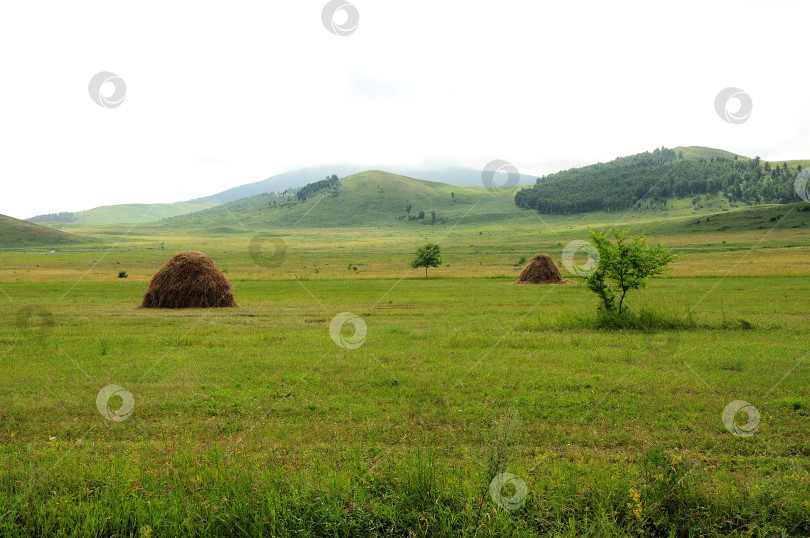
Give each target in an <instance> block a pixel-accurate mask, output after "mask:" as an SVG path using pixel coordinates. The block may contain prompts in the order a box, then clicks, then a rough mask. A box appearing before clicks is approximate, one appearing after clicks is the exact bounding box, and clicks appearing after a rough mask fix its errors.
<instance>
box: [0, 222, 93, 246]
mask: <svg viewBox="0 0 810 538" xmlns="http://www.w3.org/2000/svg"><path fill="white" fill-rule="evenodd" d="M87 241H89V239H86V238H81V237H78V236H75V235H72V234H68V233H65V232H60V231H58V230H53V229H51V228H48V227H46V226H40V225H38V224H32V223H30V222H25V221H24V220H17V219H15V218H13V217H7V216H5V215H0V248H20V247H44V248H52V247H56V246H61V245H66V244H71V243H82V242H87Z"/></svg>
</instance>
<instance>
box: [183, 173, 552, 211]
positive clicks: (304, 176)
mask: <svg viewBox="0 0 810 538" xmlns="http://www.w3.org/2000/svg"><path fill="white" fill-rule="evenodd" d="M373 168H374V167H370V166H356V165H355V166H350V165H327V166H312V167H309V168H301V169H299V170H293V171H291V172H284V173H283V174H278V175H275V176H273V177H270V178H267V179H264V180H262V181H257V182H255V183H248V184H247V185H240V186H239V187H234V188H232V189H228V190H226V191H222V192H219V193H217V194H212V195H211V196H206V197H205V198H197V199H195V200H189V202H191V203H196V202H215V203H220V204H224V203H227V202H233V201H234V200H239V199H240V198H246V197H248V196H253V195H255V194H262V193H265V192H283V191H285V190H287V189H296V188H298V187H303V186H304V185H308V184H310V183H313V182H314V181H318V180H320V179H323V178H325V177H327V176H331V175H333V174H334V175H337V176H338V177H347V176H350V175H353V174H357V173H359V172H362V171H364V170H369V169H373ZM385 169H386V171H388V172H390V173H392V174H396V175H400V176H406V177H412V178H419V179H424V180H426V181H435V182H437V183H446V184H448V185H459V186H464V185H469V186H481V185H483V183H482V180H481V170H476V169H473V168H435V169H433V168H417V167H397V166H393V167H390V166H388V167H385ZM536 177H537V176H534V175H527V174H521V176H520V183H521V184H529V183H533V182H534V180H535V179H536Z"/></svg>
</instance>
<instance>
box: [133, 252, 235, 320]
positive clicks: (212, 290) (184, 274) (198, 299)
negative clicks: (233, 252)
mask: <svg viewBox="0 0 810 538" xmlns="http://www.w3.org/2000/svg"><path fill="white" fill-rule="evenodd" d="M234 306H237V304H236V301H234V299H233V287H232V286H231V283H230V282H228V279H227V278H225V275H224V274H223V273H222V271H220V270H219V269H218V268H217V266H216V265H215V264H214V262H213V261H212V260H211V258H209V257H208V256H206V255H205V254H203V253H202V252H181V253H179V254H175V255H174V256H172V258H171V259H170V260H169V261H167V262H166V264H165V265H164V266H163V267H161V268H160V271H158V272H157V273H155V276H154V277H152V282H150V284H149V289H148V290H146V294H145V295H144V296H143V303H141V308H216V307H234Z"/></svg>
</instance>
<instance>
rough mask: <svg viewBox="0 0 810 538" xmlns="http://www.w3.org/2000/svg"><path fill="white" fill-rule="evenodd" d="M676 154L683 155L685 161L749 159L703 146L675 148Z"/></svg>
mask: <svg viewBox="0 0 810 538" xmlns="http://www.w3.org/2000/svg"><path fill="white" fill-rule="evenodd" d="M673 149H674V151H675V153H676V154H677V155H678V156H679V158H680V154H681V153H683V159H684V160H685V161H699V160H700V159H706V160H707V161H708V160H709V159H717V158H723V159H734V157H737V158H738V159H748V158H749V157H744V156H742V155H737V154H736V153H732V152H730V151H726V150H724V149H716V148H706V147H703V146H678V147H676V148H673Z"/></svg>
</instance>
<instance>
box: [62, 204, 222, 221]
mask: <svg viewBox="0 0 810 538" xmlns="http://www.w3.org/2000/svg"><path fill="white" fill-rule="evenodd" d="M215 205H217V204H216V203H215V202H205V201H197V202H175V203H171V204H117V205H105V206H101V207H95V208H93V209H86V210H84V211H76V212H74V213H72V215H73V218H74V219H75V220H74V221H73V222H74V223H76V224H79V225H102V226H103V225H107V224H134V223H144V222H156V221H159V220H161V219H167V218H170V217H177V216H180V215H185V214H187V213H191V212H193V211H200V210H203V209H207V208H209V207H214V206H215Z"/></svg>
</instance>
